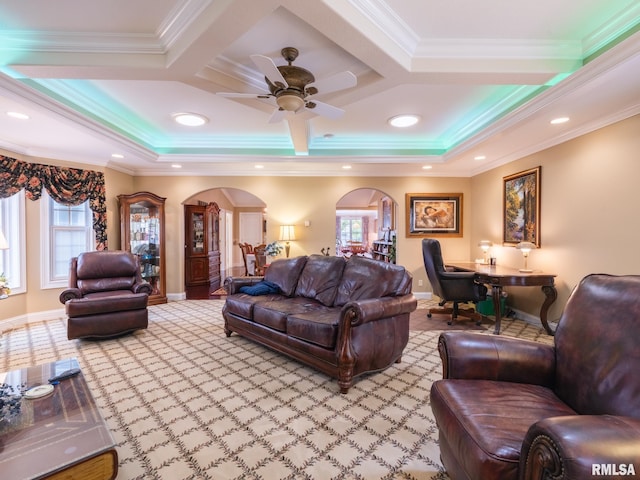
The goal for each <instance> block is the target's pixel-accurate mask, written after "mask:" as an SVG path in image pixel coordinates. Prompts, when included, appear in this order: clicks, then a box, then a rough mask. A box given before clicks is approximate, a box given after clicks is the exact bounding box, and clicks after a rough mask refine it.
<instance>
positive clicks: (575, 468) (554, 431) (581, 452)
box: [520, 415, 640, 480]
mask: <svg viewBox="0 0 640 480" xmlns="http://www.w3.org/2000/svg"><path fill="white" fill-rule="evenodd" d="M631 470H633V471H631ZM520 472H524V476H521V477H520V478H525V479H534V478H535V479H538V478H558V479H575V480H582V479H585V478H610V477H613V476H618V475H631V476H633V478H636V475H640V419H635V418H631V417H618V416H613V415H576V416H568V417H553V418H547V419H544V420H541V421H539V422H537V423H535V424H534V425H532V426H531V428H529V431H528V432H527V435H526V436H525V440H524V442H523V444H522V452H521V455H520ZM605 472H608V473H605Z"/></svg>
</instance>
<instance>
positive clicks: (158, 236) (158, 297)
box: [118, 192, 167, 305]
mask: <svg viewBox="0 0 640 480" xmlns="http://www.w3.org/2000/svg"><path fill="white" fill-rule="evenodd" d="M165 200H166V199H165V198H163V197H159V196H157V195H154V194H153V193H150V192H139V193H134V194H131V195H118V201H119V202H120V235H121V249H122V250H126V251H127V252H131V253H133V254H134V255H137V256H138V258H139V259H140V270H141V273H142V278H143V279H144V280H146V281H147V282H149V283H150V284H151V286H152V287H153V292H152V294H151V295H149V305H156V304H159V303H166V302H167V292H166V271H165V270H166V268H165V240H164V202H165Z"/></svg>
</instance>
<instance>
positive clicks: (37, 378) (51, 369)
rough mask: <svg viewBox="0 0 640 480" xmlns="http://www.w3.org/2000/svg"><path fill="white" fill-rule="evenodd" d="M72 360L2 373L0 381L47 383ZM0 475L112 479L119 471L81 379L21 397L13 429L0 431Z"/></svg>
mask: <svg viewBox="0 0 640 480" xmlns="http://www.w3.org/2000/svg"><path fill="white" fill-rule="evenodd" d="M76 367H78V362H77V361H76V359H75V358H71V359H66V360H60V361H57V362H53V363H47V364H44V365H39V366H36V367H29V368H24V369H21V370H14V371H11V372H7V373H3V374H0V383H7V384H9V385H21V384H23V383H25V384H26V385H27V387H32V386H36V385H44V384H47V380H48V379H49V378H51V377H53V376H54V375H57V374H60V373H62V372H64V371H65V370H68V369H71V368H76ZM0 472H2V473H1V474H0V476H1V477H2V478H7V479H9V478H10V479H12V480H13V479H15V480H21V479H42V478H46V479H55V480H61V479H79V480H80V479H82V480H98V479H99V480H111V479H114V478H115V477H116V475H117V472H118V454H117V452H116V450H115V442H114V440H113V437H112V436H111V433H110V432H109V430H108V429H107V426H106V424H105V422H104V419H103V418H102V416H101V415H100V412H99V411H98V408H97V406H96V404H95V402H94V400H93V397H92V396H91V392H90V391H89V387H88V386H87V383H86V382H85V380H84V377H83V376H82V373H80V374H79V375H77V376H75V377H72V378H69V379H66V380H62V381H61V382H60V383H59V384H58V385H55V387H54V391H53V393H51V394H49V395H47V396H45V397H42V398H37V399H26V398H23V399H22V406H21V412H20V416H19V417H17V418H16V421H15V426H14V428H10V429H8V430H7V431H5V432H4V433H0Z"/></svg>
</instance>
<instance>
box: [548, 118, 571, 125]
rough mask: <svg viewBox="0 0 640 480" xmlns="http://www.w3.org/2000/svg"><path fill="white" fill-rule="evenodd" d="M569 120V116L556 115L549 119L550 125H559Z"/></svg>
mask: <svg viewBox="0 0 640 480" xmlns="http://www.w3.org/2000/svg"><path fill="white" fill-rule="evenodd" d="M568 121H569V117H558V118H554V119H553V120H551V122H550V123H551V125H560V124H561V123H567V122H568Z"/></svg>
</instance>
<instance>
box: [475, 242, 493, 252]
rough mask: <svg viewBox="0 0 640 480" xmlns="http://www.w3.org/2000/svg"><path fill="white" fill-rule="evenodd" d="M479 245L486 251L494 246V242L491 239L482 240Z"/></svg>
mask: <svg viewBox="0 0 640 480" xmlns="http://www.w3.org/2000/svg"><path fill="white" fill-rule="evenodd" d="M478 246H479V247H480V248H481V249H482V250H484V251H485V252H486V251H487V250H489V249H490V248H491V247H492V246H493V242H491V240H480V242H478Z"/></svg>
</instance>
